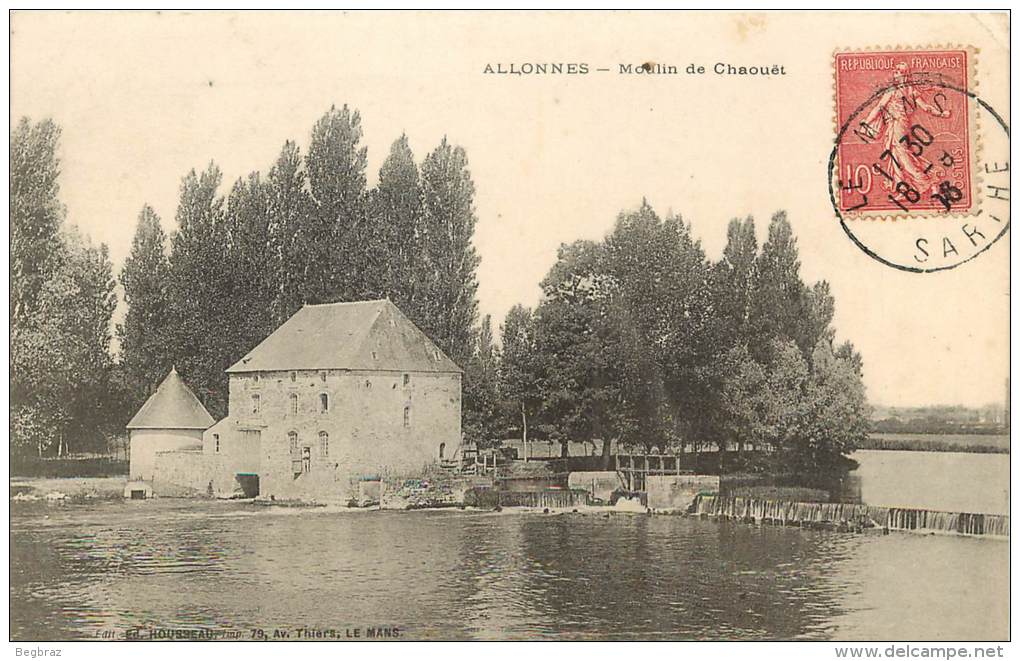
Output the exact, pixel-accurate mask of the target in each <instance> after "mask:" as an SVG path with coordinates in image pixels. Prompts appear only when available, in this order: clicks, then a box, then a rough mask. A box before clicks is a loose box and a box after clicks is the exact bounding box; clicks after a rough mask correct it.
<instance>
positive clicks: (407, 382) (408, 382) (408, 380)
mask: <svg viewBox="0 0 1020 661" xmlns="http://www.w3.org/2000/svg"><path fill="white" fill-rule="evenodd" d="M409 385H411V375H410V374H405V375H404V387H405V388H406V387H407V386H409Z"/></svg>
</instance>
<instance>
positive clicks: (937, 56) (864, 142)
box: [829, 49, 1009, 273]
mask: <svg viewBox="0 0 1020 661" xmlns="http://www.w3.org/2000/svg"><path fill="white" fill-rule="evenodd" d="M833 66H834V67H835V72H834V73H835V86H836V87H835V95H836V119H837V122H838V123H837V130H836V139H835V145H834V146H833V148H832V152H831V154H830V156H829V198H830V200H831V202H832V208H833V211H835V213H836V217H837V218H838V219H839V222H840V225H841V226H842V228H843V231H844V232H846V234H847V236H848V237H849V238H850V239H851V240H852V241H853V243H854V244H855V245H856V246H857V247H858V248H860V249H861V250H862V251H863V252H864V253H865V254H867V255H868V256H869V257H871V258H873V259H875V260H877V261H878V262H881V263H882V264H885V265H886V266H891V267H893V268H896V269H899V270H902V271H911V272H915V273H931V272H935V271H943V270H946V269H951V268H954V267H956V266H959V265H960V264H964V263H966V262H968V261H970V260H972V259H974V258H975V257H977V256H978V255H980V254H982V253H983V252H985V251H986V250H988V249H989V248H991V247H992V245H994V244H995V242H996V241H998V240H999V239H1000V238H1002V237H1003V236H1004V235H1005V234H1006V233H1007V232H1008V231H1009V125H1008V124H1007V123H1006V120H1005V119H1003V117H1002V116H1001V115H999V114H998V113H997V112H996V111H995V109H994V108H992V107H991V106H990V105H989V104H988V103H987V102H985V101H984V100H982V99H981V98H980V97H978V95H977V94H975V93H974V90H973V88H974V87H975V86H976V83H975V81H974V72H975V67H974V51H972V50H969V49H941V50H932V49H925V50H893V51H874V52H872V51H868V52H840V53H837V54H836V56H835V58H834V60H833ZM979 146H980V151H979V149H978V147H979ZM978 161H980V162H978ZM881 220H891V221H893V222H880V221H881Z"/></svg>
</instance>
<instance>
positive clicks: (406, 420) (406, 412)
mask: <svg viewBox="0 0 1020 661" xmlns="http://www.w3.org/2000/svg"><path fill="white" fill-rule="evenodd" d="M404 426H405V427H410V426H411V407H410V406H405V407H404Z"/></svg>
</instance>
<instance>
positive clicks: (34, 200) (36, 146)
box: [10, 117, 65, 333]
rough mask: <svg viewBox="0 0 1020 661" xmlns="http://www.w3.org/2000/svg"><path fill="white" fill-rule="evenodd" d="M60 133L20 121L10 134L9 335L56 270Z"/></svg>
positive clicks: (41, 124) (53, 126) (45, 124)
mask: <svg viewBox="0 0 1020 661" xmlns="http://www.w3.org/2000/svg"><path fill="white" fill-rule="evenodd" d="M59 138H60V129H59V128H58V127H57V125H56V124H54V123H53V122H52V121H51V120H49V119H45V120H43V121H41V122H38V123H35V124H33V123H32V122H30V121H29V119H28V118H27V117H22V118H21V121H19V122H18V125H17V127H16V128H15V129H14V130H13V131H12V132H11V160H10V167H11V173H10V220H11V225H10V229H11V239H10V240H11V246H10V250H11V254H10V259H11V264H10V268H11V275H10V278H11V280H10V286H11V292H10V297H11V311H10V314H11V331H12V333H17V332H18V330H19V327H20V325H21V324H20V322H21V321H22V320H23V319H25V318H26V317H27V316H28V315H31V314H32V312H33V309H34V307H35V306H36V304H37V302H38V297H39V292H40V291H41V290H42V287H43V284H44V283H45V282H46V280H47V279H48V278H49V277H50V276H51V275H52V273H53V272H54V270H55V269H56V267H57V262H56V259H57V256H58V247H59V244H60V237H59V236H58V234H59V231H60V225H61V223H62V222H63V220H64V215H65V211H64V206H63V205H62V204H61V203H60V199H59V197H58V194H59V192H60V185H59V183H58V181H57V179H58V177H59V175H60V160H59V159H58V158H57V142H58V140H59Z"/></svg>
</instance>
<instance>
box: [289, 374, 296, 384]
mask: <svg viewBox="0 0 1020 661" xmlns="http://www.w3.org/2000/svg"><path fill="white" fill-rule="evenodd" d="M295 381H297V372H291V373H290V382H291V383H294V382H295Z"/></svg>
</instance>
